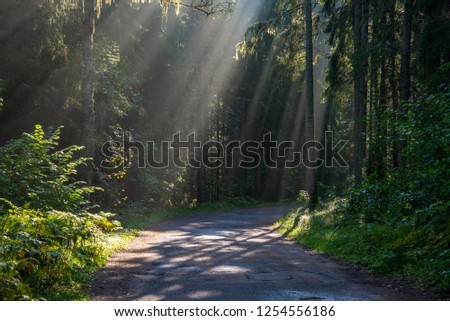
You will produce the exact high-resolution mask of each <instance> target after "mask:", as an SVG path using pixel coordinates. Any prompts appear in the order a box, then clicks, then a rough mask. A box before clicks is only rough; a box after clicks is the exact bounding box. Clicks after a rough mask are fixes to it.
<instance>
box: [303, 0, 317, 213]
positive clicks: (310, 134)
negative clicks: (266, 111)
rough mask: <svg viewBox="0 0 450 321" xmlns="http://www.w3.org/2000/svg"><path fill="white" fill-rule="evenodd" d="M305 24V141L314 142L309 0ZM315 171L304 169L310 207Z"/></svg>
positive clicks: (314, 200) (314, 193)
mask: <svg viewBox="0 0 450 321" xmlns="http://www.w3.org/2000/svg"><path fill="white" fill-rule="evenodd" d="M305 22H306V77H305V78H306V117H305V119H306V141H307V142H313V141H315V133H314V65H313V60H314V57H313V25H312V4H311V0H305ZM309 156H310V157H311V159H312V160H315V159H316V151H315V150H314V149H312V150H311V153H310V155H309ZM304 157H308V155H304ZM316 175H317V169H316V168H312V167H311V168H307V169H306V186H307V191H308V194H309V197H310V207H314V206H315V205H316V204H317V203H318V195H317V180H316Z"/></svg>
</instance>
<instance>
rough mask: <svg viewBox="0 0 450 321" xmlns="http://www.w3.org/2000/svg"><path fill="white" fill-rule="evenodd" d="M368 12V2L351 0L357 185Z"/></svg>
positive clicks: (361, 154) (362, 155) (362, 149)
mask: <svg viewBox="0 0 450 321" xmlns="http://www.w3.org/2000/svg"><path fill="white" fill-rule="evenodd" d="M368 10H369V0H353V14H354V18H353V19H354V21H353V42H354V52H353V59H352V64H353V84H354V89H353V91H354V92H353V108H354V111H353V143H354V154H353V166H354V171H355V181H356V183H357V184H358V183H359V182H360V181H361V179H362V168H363V161H364V159H365V156H366V124H365V117H366V99H367V41H368V26H369V21H368Z"/></svg>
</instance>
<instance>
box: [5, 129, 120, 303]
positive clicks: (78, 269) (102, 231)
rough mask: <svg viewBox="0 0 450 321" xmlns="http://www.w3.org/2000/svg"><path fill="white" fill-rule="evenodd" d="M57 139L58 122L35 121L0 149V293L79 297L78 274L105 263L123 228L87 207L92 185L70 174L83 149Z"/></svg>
mask: <svg viewBox="0 0 450 321" xmlns="http://www.w3.org/2000/svg"><path fill="white" fill-rule="evenodd" d="M58 140H59V129H58V130H56V131H55V132H54V133H52V134H50V135H46V134H45V133H44V131H43V130H42V128H41V126H39V125H36V129H35V131H34V133H33V134H23V135H22V137H21V138H19V139H17V140H14V141H11V142H9V143H8V144H7V145H6V146H4V147H2V148H1V149H0V173H1V175H0V233H1V235H2V236H1V238H0V280H1V281H0V299H3V300H28V299H64V298H67V297H68V296H69V297H71V298H80V296H79V293H78V292H77V291H76V290H77V289H78V288H79V287H80V281H81V280H80V279H81V278H83V277H85V275H86V271H88V270H89V269H92V268H94V267H96V266H99V265H100V264H103V263H104V262H105V260H106V256H107V254H108V252H109V251H110V246H109V245H108V242H107V241H108V234H109V233H111V232H113V231H116V230H117V229H118V228H119V227H120V224H119V223H118V222H112V221H110V220H109V218H110V217H111V215H110V214H106V213H102V212H101V213H99V214H91V213H89V212H88V211H87V209H89V208H90V206H89V202H88V201H87V199H86V196H87V195H88V194H89V193H91V192H92V191H93V190H94V188H88V187H86V186H85V184H84V183H83V182H78V181H76V180H75V179H74V176H75V175H76V168H77V167H78V166H79V165H81V164H83V163H84V161H85V160H84V159H82V158H81V159H78V160H73V156H74V153H75V152H77V151H79V150H80V149H81V148H80V147H77V146H72V147H69V148H66V149H62V150H57V146H58ZM74 290H75V292H74ZM71 292H72V293H71Z"/></svg>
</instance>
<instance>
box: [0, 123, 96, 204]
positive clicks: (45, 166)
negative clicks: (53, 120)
mask: <svg viewBox="0 0 450 321" xmlns="http://www.w3.org/2000/svg"><path fill="white" fill-rule="evenodd" d="M59 136H60V128H58V129H57V130H55V131H54V132H53V133H51V134H49V135H46V134H45V133H44V131H43V130H42V127H41V126H40V125H36V128H35V130H34V132H33V134H28V133H24V134H23V135H22V137H20V138H19V139H17V140H13V141H10V142H9V143H8V144H6V146H4V147H1V148H0V197H2V198H5V199H8V200H9V201H11V202H13V203H14V204H16V205H18V206H25V205H27V206H28V207H30V208H33V209H44V210H50V209H55V210H59V211H68V212H75V213H80V212H82V211H84V210H86V209H88V208H89V203H88V201H87V197H86V196H87V195H88V194H90V193H92V192H93V191H94V190H95V188H92V187H87V186H86V185H85V183H84V182H78V181H75V178H74V175H75V174H76V172H77V171H76V168H77V167H78V166H80V165H83V164H84V163H85V161H86V159H84V158H79V159H76V160H74V159H73V157H74V154H75V153H76V152H79V151H80V150H81V149H82V148H81V147H78V146H71V147H68V148H65V149H61V150H57V149H56V148H57V146H58V140H59Z"/></svg>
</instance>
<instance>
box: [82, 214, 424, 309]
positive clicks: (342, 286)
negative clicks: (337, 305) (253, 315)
mask: <svg viewBox="0 0 450 321" xmlns="http://www.w3.org/2000/svg"><path fill="white" fill-rule="evenodd" d="M290 208H291V207H288V206H281V207H269V208H257V209H245V210H236V211H230V212H223V213H214V214H206V215H197V216H190V217H184V218H178V219H174V220H170V221H167V222H163V223H160V224H158V225H155V226H153V227H150V228H149V229H147V230H146V231H143V232H141V233H140V234H139V236H138V237H137V238H136V239H135V240H134V241H133V242H132V243H130V244H129V246H128V247H127V248H126V249H125V250H123V251H121V252H118V253H116V254H114V255H112V256H111V257H110V259H109V263H108V265H107V266H106V267H104V268H102V269H100V271H99V272H98V273H97V275H96V280H95V282H94V284H93V286H92V287H91V289H90V293H91V295H92V300H148V301H159V300H170V301H186V300H205V301H215V300H230V301H241V300H242V301H248V300H251V301H262V300H271V301H299V300H314V301H318V300H417V299H420V297H418V296H420V294H417V295H413V294H411V293H410V292H408V291H404V290H399V289H395V286H390V288H389V283H387V282H389V281H387V280H386V278H379V277H375V276H372V275H368V274H365V273H363V272H361V271H358V269H355V267H354V266H351V265H347V264H343V263H339V262H336V261H335V260H332V259H330V258H328V257H326V256H323V255H320V254H316V253H313V252H311V251H308V250H306V249H304V248H303V247H301V246H299V245H297V244H295V243H294V242H292V241H290V240H287V239H286V238H284V237H283V236H282V235H280V234H279V233H278V232H277V231H276V230H275V229H274V227H273V223H274V222H275V221H276V220H278V219H279V218H280V217H281V216H282V215H283V214H286V213H287V212H288V211H289V209H290Z"/></svg>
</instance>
